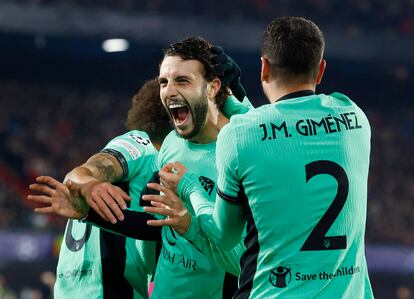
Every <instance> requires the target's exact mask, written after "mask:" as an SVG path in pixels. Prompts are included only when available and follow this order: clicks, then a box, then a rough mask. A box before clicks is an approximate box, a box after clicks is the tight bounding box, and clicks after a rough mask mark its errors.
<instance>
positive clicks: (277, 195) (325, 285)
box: [217, 91, 373, 298]
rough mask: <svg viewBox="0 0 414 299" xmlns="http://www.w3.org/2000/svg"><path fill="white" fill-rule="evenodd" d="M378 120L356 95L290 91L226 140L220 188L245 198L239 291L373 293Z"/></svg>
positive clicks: (228, 131)
mask: <svg viewBox="0 0 414 299" xmlns="http://www.w3.org/2000/svg"><path fill="white" fill-rule="evenodd" d="M369 155H370V125H369V122H368V120H367V118H366V116H365V115H364V113H363V112H362V111H361V110H360V109H359V108H358V107H357V106H356V105H355V103H353V102H352V101H351V100H350V99H349V98H348V97H346V96H344V95H342V94H339V93H334V94H332V95H324V94H319V95H314V94H313V93H312V92H310V91H302V92H297V93H294V94H291V95H288V96H286V97H284V98H282V99H280V100H279V101H277V102H276V103H274V104H269V105H264V106H262V107H260V108H258V109H256V110H255V111H251V112H249V113H247V114H244V115H242V116H235V117H233V118H232V119H231V122H230V124H229V125H227V126H226V127H224V129H222V130H221V132H220V134H219V137H218V141H217V169H218V173H219V175H218V183H217V184H218V195H219V196H220V197H221V198H222V199H224V200H225V201H230V202H233V203H235V204H243V205H245V207H246V208H245V214H246V220H247V236H246V237H245V245H246V247H247V249H246V251H245V252H244V254H243V256H242V259H241V271H242V274H241V277H240V280H239V290H238V292H237V293H236V296H235V298H372V297H373V295H372V290H371V286H370V282H369V277H368V270H367V264H366V260H365V246H364V234H365V221H366V212H367V179H368V168H369Z"/></svg>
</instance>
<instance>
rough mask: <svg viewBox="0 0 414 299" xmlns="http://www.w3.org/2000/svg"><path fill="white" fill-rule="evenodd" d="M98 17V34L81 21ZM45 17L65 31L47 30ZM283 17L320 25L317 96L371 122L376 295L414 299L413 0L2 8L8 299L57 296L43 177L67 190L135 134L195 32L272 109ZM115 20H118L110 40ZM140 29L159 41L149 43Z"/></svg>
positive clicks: (1, 161)
mask: <svg viewBox="0 0 414 299" xmlns="http://www.w3.org/2000/svg"><path fill="white" fill-rule="evenodd" d="M63 11H64V13H63ZM98 12H99V14H100V16H101V17H100V18H99V22H97V21H96V20H95V19H94V18H93V17H90V18H88V19H87V20H85V18H82V15H84V14H85V13H86V14H90V15H92V16H97V14H98ZM43 13H44V15H43V16H45V18H46V19H48V20H50V18H52V17H53V16H54V14H57V16H56V18H54V20H55V22H56V23H51V22H49V21H48V22H45V23H42V22H39V21H38V20H39V15H42V14H43ZM102 15H103V16H104V18H103V17H102ZM281 15H300V16H305V17H307V18H310V19H312V20H314V21H315V22H317V23H318V24H319V25H320V27H321V29H322V30H323V31H324V32H325V33H326V39H327V57H326V58H327V61H328V69H327V72H326V74H325V79H324V82H323V84H321V85H320V86H319V88H318V91H319V92H323V93H331V92H334V91H339V92H343V93H345V94H347V95H349V96H350V97H351V98H352V99H353V100H354V101H355V102H357V104H358V105H359V106H360V107H362V108H363V109H364V111H365V112H366V114H367V116H368V118H369V120H370V122H371V127H372V155H371V169H370V177H369V190H368V217H367V236H366V242H367V257H368V263H369V267H370V269H371V277H372V280H373V282H372V283H373V287H374V291H375V295H376V297H377V298H401V299H408V298H414V233H413V229H414V217H413V216H412V215H413V213H414V200H413V199H414V170H413V169H414V138H413V137H414V102H413V94H414V57H413V55H412V53H414V51H411V49H414V44H413V41H412V38H413V37H414V1H412V0H411V1H410V0H396V1H369V0H358V1H357V0H335V1H328V0H305V1H299V0H289V1H288V0H281V1H270V0H243V1H238V2H237V4H236V2H235V1H228V0H220V1H216V0H214V1H213V0H211V1H207V0H203V1H201V0H200V1H189V0H186V1H179V2H172V1H166V0H152V1H151V0H146V1H134V0H116V1H115V0H105V1H103V0H102V1H97V0H85V1H83V0H82V1H80V0H18V1H0V69H1V72H0V91H1V92H0V298H28V299H29V298H51V293H50V288H51V287H52V286H53V273H54V269H55V266H56V259H57V254H58V248H59V242H60V239H61V236H62V234H63V231H64V227H65V223H66V221H65V220H64V219H61V218H59V217H53V216H44V215H38V214H35V213H33V212H32V209H33V204H32V203H30V202H28V201H27V200H26V199H25V197H26V195H27V194H28V185H29V184H30V183H32V182H33V181H34V178H35V177H36V176H38V175H41V174H47V175H52V176H54V177H56V178H58V179H60V180H62V179H63V178H64V175H65V173H66V172H68V171H69V170H70V169H71V168H73V167H74V166H76V165H78V164H80V163H82V162H83V161H85V160H86V159H87V158H88V157H89V156H90V155H92V154H93V153H95V152H97V151H99V150H100V149H101V148H103V146H104V145H105V144H106V142H108V141H109V140H110V139H112V138H113V137H115V136H116V135H119V134H121V133H123V132H124V131H125V128H124V121H125V119H126V115H127V111H128V108H129V106H130V104H131V98H132V96H133V94H134V93H135V92H136V91H137V90H138V88H139V87H140V86H141V84H142V83H143V82H144V81H145V80H147V79H150V78H152V77H154V76H155V75H156V74H157V71H158V63H159V61H160V59H161V57H162V51H161V49H162V47H164V46H166V45H167V44H168V41H170V42H172V41H174V40H176V39H177V38H184V37H186V36H190V35H197V34H199V35H202V36H204V37H206V38H207V39H209V40H210V41H211V42H213V43H218V44H221V45H223V46H224V47H225V49H226V50H227V52H228V53H229V54H230V55H231V56H232V57H233V58H234V59H235V60H236V61H237V62H238V63H239V65H240V66H241V69H242V83H243V84H244V85H245V87H246V89H247V91H248V95H249V98H250V99H251V101H252V102H253V103H254V105H255V106H258V105H261V104H263V103H265V102H266V100H265V98H264V96H263V94H262V92H261V87H260V81H259V74H260V60H259V57H260V48H259V44H260V34H261V32H262V31H263V30H264V28H265V25H266V23H267V22H268V21H269V20H271V19H272V18H274V17H277V16H281ZM45 18H43V19H45ZM177 18H178V20H179V22H175V21H174V20H177ZM14 19H15V20H16V21H14ZM102 19H105V20H102ZM17 20H18V21H17ZM109 20H118V21H113V22H112V23H110V24H112V25H113V24H115V25H114V26H110V27H111V28H110V29H108V28H107V23H106V22H109ZM120 20H122V21H120ZM140 20H145V23H142V24H144V25H145V26H148V28H149V29H148V30H149V31H151V34H150V35H151V36H148V34H147V35H145V34H144V35H140V34H139V30H142V31H145V28H144V29H142V28H136V24H137V23H134V22H139V21H140ZM88 22H89V23H88ZM171 22H172V23H173V24H175V25H178V26H176V27H172V26H169V25H170V24H172V23H171ZM174 22H175V23H174ZM180 22H182V23H184V22H191V24H192V27H191V28H188V26H184V25H183V26H179V24H180ZM80 24H81V25H80ZM71 26H73V28H74V29H73V30H71V28H72V27H71ZM91 28H93V30H92V29H91ZM255 28H259V30H254V29H255ZM52 29H53V30H54V31H53V32H51V30H52ZM137 30H138V31H137ZM137 32H138V33H137ZM198 32H201V33H198ZM367 36H369V37H370V38H366V37H367ZM110 37H122V38H126V39H127V41H128V45H129V46H128V47H127V49H126V51H124V52H116V53H107V52H105V51H104V50H102V47H101V46H102V42H103V41H104V40H105V39H106V38H110ZM410 47H411V48H410Z"/></svg>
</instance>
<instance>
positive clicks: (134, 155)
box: [112, 139, 141, 160]
mask: <svg viewBox="0 0 414 299" xmlns="http://www.w3.org/2000/svg"><path fill="white" fill-rule="evenodd" d="M112 144H113V145H117V146H120V147H122V148H124V149H126V150H127V151H128V153H129V154H130V155H131V157H132V159H133V160H136V159H138V157H140V156H141V153H140V151H139V150H138V149H137V148H136V147H134V146H133V145H132V144H130V143H129V142H127V141H125V140H120V139H118V140H115V141H113V142H112Z"/></svg>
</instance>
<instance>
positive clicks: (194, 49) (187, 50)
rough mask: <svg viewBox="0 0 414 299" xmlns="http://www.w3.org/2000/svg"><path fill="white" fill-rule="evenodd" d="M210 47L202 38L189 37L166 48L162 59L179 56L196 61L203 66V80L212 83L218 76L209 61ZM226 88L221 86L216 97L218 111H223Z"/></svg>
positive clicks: (226, 93)
mask: <svg viewBox="0 0 414 299" xmlns="http://www.w3.org/2000/svg"><path fill="white" fill-rule="evenodd" d="M211 47H212V45H211V44H210V43H209V42H207V41H206V40H205V39H204V38H202V37H189V38H186V39H184V40H182V41H179V42H177V43H173V44H171V45H169V46H168V47H166V48H165V49H164V50H163V52H164V57H166V56H179V57H181V58H182V59H184V60H191V59H194V60H198V61H200V63H201V64H202V65H203V66H204V79H205V80H206V81H208V82H210V81H212V80H213V79H214V78H216V77H218V75H217V74H216V73H215V72H214V68H213V63H212V61H211V59H212V56H213V53H212V52H211ZM228 95H229V93H228V91H227V86H223V85H222V86H221V88H220V90H219V92H218V93H217V95H216V105H217V107H218V108H219V110H220V111H222V110H223V107H224V103H225V101H226V99H227V97H228Z"/></svg>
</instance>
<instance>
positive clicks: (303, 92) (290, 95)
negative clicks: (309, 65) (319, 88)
mask: <svg viewBox="0 0 414 299" xmlns="http://www.w3.org/2000/svg"><path fill="white" fill-rule="evenodd" d="M314 94H315V92H314V91H313V90H310V89H305V90H299V91H295V92H292V93H288V94H287V95H284V96H283V97H281V98H279V99H278V100H276V102H280V101H284V100H288V99H293V98H300V97H306V96H311V95H314Z"/></svg>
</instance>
